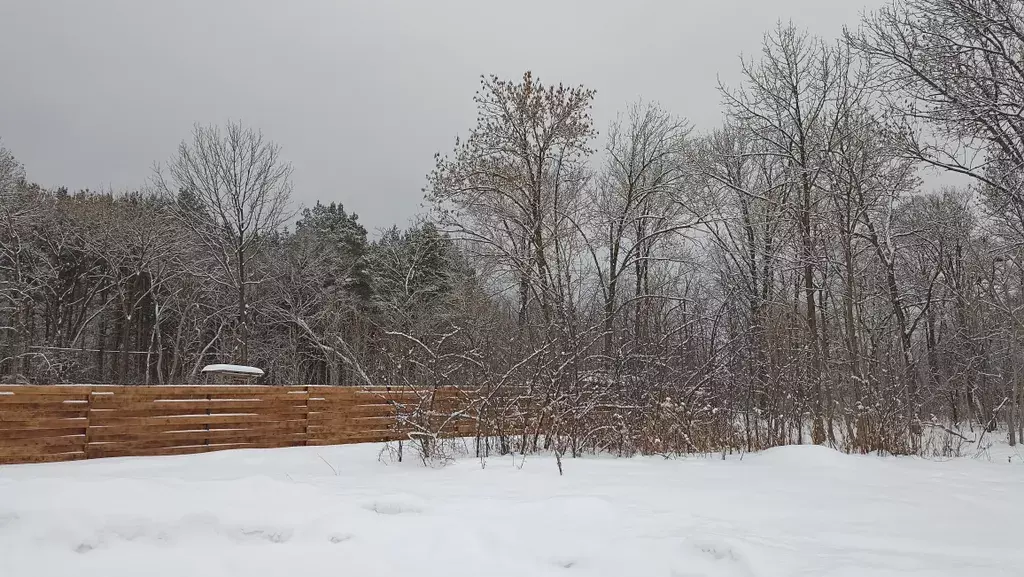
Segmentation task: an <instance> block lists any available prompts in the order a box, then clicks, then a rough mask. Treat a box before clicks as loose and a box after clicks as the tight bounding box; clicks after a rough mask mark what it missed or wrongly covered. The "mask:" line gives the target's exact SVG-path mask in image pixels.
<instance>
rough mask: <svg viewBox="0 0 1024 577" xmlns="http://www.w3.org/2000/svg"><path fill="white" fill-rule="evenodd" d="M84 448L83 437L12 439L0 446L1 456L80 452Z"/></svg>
mask: <svg viewBox="0 0 1024 577" xmlns="http://www.w3.org/2000/svg"><path fill="white" fill-rule="evenodd" d="M84 446H85V435H78V436H74V437H71V436H69V437H55V438H50V439H13V440H10V441H5V442H4V443H2V444H0V453H3V454H12V453H16V454H26V453H27V454H32V453H33V452H40V453H44V452H45V453H55V452H59V451H64V452H68V451H80V450H82V448H83V447H84Z"/></svg>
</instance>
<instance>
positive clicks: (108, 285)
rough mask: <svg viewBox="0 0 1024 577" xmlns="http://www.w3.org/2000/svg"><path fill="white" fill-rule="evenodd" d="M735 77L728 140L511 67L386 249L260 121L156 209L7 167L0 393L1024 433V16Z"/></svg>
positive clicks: (860, 446) (931, 31)
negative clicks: (393, 398)
mask: <svg viewBox="0 0 1024 577" xmlns="http://www.w3.org/2000/svg"><path fill="white" fill-rule="evenodd" d="M739 62H740V64H739V66H741V67H742V81H741V82H738V83H734V84H732V85H725V84H723V85H722V86H720V87H719V90H720V94H721V99H722V106H723V112H724V118H725V120H724V122H723V123H722V125H721V126H719V127H718V128H716V129H714V130H708V131H697V130H695V129H694V128H693V127H692V126H691V125H690V123H689V122H688V121H687V120H686V118H685V111H678V113H677V112H676V111H671V110H669V109H668V108H667V107H665V106H663V105H660V104H657V103H656V102H654V101H647V100H643V101H638V102H636V103H634V104H632V105H629V106H628V107H626V108H625V109H624V110H622V111H621V113H620V114H619V115H618V117H617V119H616V120H615V121H614V122H612V123H611V124H610V125H609V126H596V125H595V122H594V120H593V118H592V116H591V106H592V103H593V102H594V99H595V98H599V97H600V95H597V94H595V92H594V91H592V90H590V89H588V88H587V87H586V86H568V85H563V84H559V83H545V82H542V81H541V79H539V78H537V77H536V76H534V75H533V74H531V73H530V72H526V73H525V74H524V75H523V76H522V77H518V78H500V77H496V76H484V77H482V78H481V82H480V87H479V90H478V92H477V93H476V95H475V96H473V95H467V102H468V101H469V98H470V97H472V99H473V100H472V103H473V105H474V106H475V108H476V111H477V121H476V124H475V126H469V127H453V130H460V129H461V130H462V131H461V134H462V136H461V138H460V139H459V140H458V141H457V142H456V143H455V145H454V147H453V148H452V149H451V150H450V151H447V152H446V153H441V154H439V155H437V157H436V163H435V168H434V169H433V170H432V171H431V172H430V174H428V175H426V177H425V179H424V195H425V198H426V201H427V205H428V206H429V210H427V211H425V212H424V213H423V214H422V215H421V216H420V217H419V218H418V220H417V221H416V222H415V223H413V224H411V225H409V226H407V227H405V228H400V227H397V226H396V227H394V228H391V229H390V230H387V231H384V232H383V233H381V234H379V235H369V234H368V233H367V230H366V229H365V228H364V227H363V225H362V224H360V222H359V219H358V217H357V216H356V215H355V214H353V213H350V212H346V210H345V208H344V207H343V206H342V204H340V203H337V202H336V201H332V199H325V200H324V202H322V203H319V202H318V203H316V204H315V205H314V206H312V207H307V208H299V207H296V206H295V204H294V203H293V202H292V198H291V196H292V192H293V190H292V174H293V168H292V165H291V164H290V163H289V161H288V160H287V147H285V146H281V145H279V144H277V143H275V142H274V141H272V140H271V139H270V138H269V137H268V136H265V135H264V134H263V133H262V132H261V131H260V130H259V129H258V128H255V127H249V126H246V125H244V124H236V123H228V124H226V125H223V126H212V125H211V126H206V125H197V126H196V127H195V129H194V132H193V134H192V135H191V136H190V137H189V138H188V139H186V140H185V141H183V142H182V143H181V145H180V146H179V148H178V151H177V153H176V154H175V155H174V156H173V157H172V158H169V159H158V160H160V163H159V164H158V165H157V167H156V168H155V169H154V171H153V174H152V177H151V178H150V179H149V181H147V182H145V183H140V184H139V187H138V190H133V191H114V192H95V191H90V190H70V189H68V188H64V187H62V188H57V189H47V188H44V187H41V186H39V185H37V184H35V183H33V180H32V175H31V174H26V173H25V170H24V169H23V167H22V166H21V164H19V162H18V160H17V151H16V150H7V149H6V148H3V147H0V379H2V382H7V383H43V384H47V383H113V384H178V383H194V382H198V380H199V371H200V369H201V367H202V366H204V365H206V364H208V363H218V362H221V363H239V364H251V365H255V366H258V367H261V368H263V369H264V370H266V371H267V376H266V379H265V381H266V382H268V383H274V384H289V385H294V384H309V385H313V384H321V385H339V386H362V385H374V386H377V385H388V386H393V387H411V388H416V389H421V390H422V389H428V390H429V389H431V388H436V387H439V386H455V387H460V388H463V389H465V390H466V391H471V392H472V397H473V399H474V403H475V404H474V407H475V409H474V413H473V414H474V415H475V418H477V419H479V420H480V421H481V422H486V423H487V424H488V427H489V430H490V431H492V432H494V433H495V438H496V439H497V440H496V441H495V443H496V444H495V446H494V450H496V451H500V452H509V451H523V452H526V451H530V450H538V449H551V448H554V449H555V450H556V452H558V453H559V454H561V453H571V454H578V453H579V452H584V451H608V452H614V453H618V454H634V453H644V454H666V455H668V454H680V453H687V452H694V451H697V452H700V451H719V450H723V449H724V448H736V449H740V450H757V449H761V448H766V447H771V446H776V445H782V444H789V443H807V442H813V443H817V444H828V445H831V446H834V447H837V448H840V449H842V450H846V451H850V452H872V451H878V452H886V453H894V454H952V453H955V452H956V447H957V445H958V443H960V442H962V441H964V440H966V438H965V437H964V435H965V434H966V431H972V432H975V433H976V434H982V435H984V434H986V433H987V434H991V435H999V436H1008V440H1009V443H1010V444H1011V445H1014V444H1016V443H1017V442H1018V441H1019V440H1020V439H1021V437H1022V434H1024V418H1022V415H1021V408H1022V404H1024V396H1022V395H1024V387H1022V386H1021V378H1022V376H1024V375H1022V374H1021V368H1020V366H1021V364H1022V362H1024V356H1022V351H1021V335H1022V334H1024V333H1022V329H1024V326H1022V323H1024V115H1022V111H1024V2H1022V1H1021V0H897V1H896V2H894V3H893V4H892V5H891V6H889V7H887V8H884V9H882V10H879V11H877V12H875V13H872V14H867V15H865V17H864V20H863V21H862V22H859V23H858V22H854V23H850V26H849V27H848V28H847V29H846V30H845V31H844V34H843V35H842V37H841V38H835V39H829V38H821V37H817V36H814V35H812V34H809V33H807V32H805V31H804V30H802V29H800V28H798V27H796V26H794V25H792V24H787V23H780V24H779V25H778V26H777V27H776V28H775V29H773V30H771V31H769V32H767V33H766V34H765V37H764V43H763V50H762V51H761V53H760V54H755V55H751V56H750V57H744V58H742V59H741V60H740V61H739ZM546 80H547V79H546ZM652 96H653V95H652ZM657 96H659V97H661V98H663V99H664V100H667V101H670V100H671V97H672V95H671V94H666V95H657ZM0 136H2V134H0ZM399 161H400V159H399ZM928 174H937V175H939V176H940V178H938V180H939V181H942V178H941V177H942V175H956V176H957V178H956V179H951V180H956V181H957V182H962V183H965V184H962V185H960V186H957V187H953V186H938V187H933V186H926V185H925V184H924V181H925V180H926V179H925V178H924V176H925V175H928ZM930 180H936V179H930Z"/></svg>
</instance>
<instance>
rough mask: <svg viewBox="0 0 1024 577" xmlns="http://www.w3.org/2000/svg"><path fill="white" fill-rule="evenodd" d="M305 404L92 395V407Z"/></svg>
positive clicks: (296, 402) (298, 404)
mask: <svg viewBox="0 0 1024 577" xmlns="http://www.w3.org/2000/svg"><path fill="white" fill-rule="evenodd" d="M305 405H306V400H305V399H295V400H294V401H264V400H260V399H249V400H237V399H231V400H229V399H211V400H206V399H202V400H162V399H157V400H149V399H133V398H117V397H113V398H102V397H98V396H94V397H93V398H92V407H93V408H95V409H121V408H124V409H150V408H163V407H173V408H176V409H193V410H199V409H201V410H204V411H205V410H206V409H260V408H265V409H269V408H274V407H302V406H305Z"/></svg>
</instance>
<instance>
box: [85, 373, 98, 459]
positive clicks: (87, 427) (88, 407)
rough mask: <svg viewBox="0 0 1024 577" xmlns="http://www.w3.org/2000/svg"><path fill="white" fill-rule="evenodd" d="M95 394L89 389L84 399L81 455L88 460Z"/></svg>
mask: <svg viewBox="0 0 1024 577" xmlns="http://www.w3.org/2000/svg"><path fill="white" fill-rule="evenodd" d="M95 394H96V391H94V390H92V387H89V395H88V396H87V397H86V398H85V399H86V400H85V409H86V410H85V443H84V444H83V445H82V453H83V454H84V455H85V458H86V459H89V458H90V455H89V441H90V439H91V438H92V396H93V395H95Z"/></svg>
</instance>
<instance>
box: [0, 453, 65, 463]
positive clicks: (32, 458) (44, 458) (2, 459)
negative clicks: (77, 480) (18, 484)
mask: <svg viewBox="0 0 1024 577" xmlns="http://www.w3.org/2000/svg"><path fill="white" fill-rule="evenodd" d="M84 458H85V453H84V452H81V451H79V452H73V453H53V454H48V455H25V456H20V457H19V456H4V455H2V454H0V465H21V464H28V463H58V462H62V461H77V460H80V459H84Z"/></svg>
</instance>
